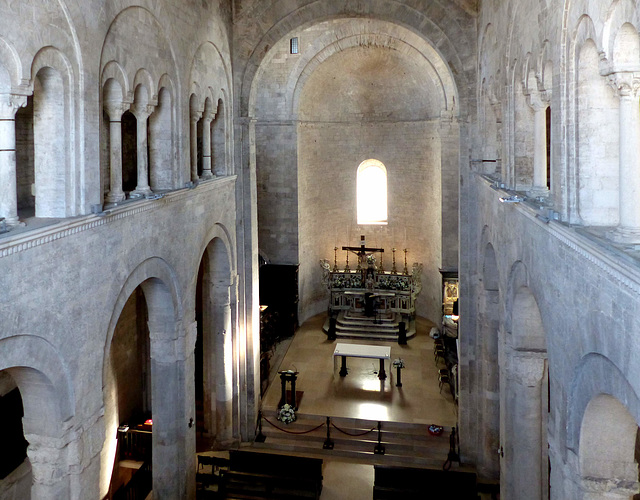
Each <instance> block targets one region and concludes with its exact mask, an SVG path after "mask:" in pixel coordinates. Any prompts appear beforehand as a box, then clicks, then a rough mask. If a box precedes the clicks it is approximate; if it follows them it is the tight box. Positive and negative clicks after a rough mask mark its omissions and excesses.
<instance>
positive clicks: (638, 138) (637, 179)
mask: <svg viewBox="0 0 640 500" xmlns="http://www.w3.org/2000/svg"><path fill="white" fill-rule="evenodd" d="M615 85H616V88H617V90H618V95H619V96H620V135H619V145H620V159H619V165H620V166H619V172H620V174H619V176H620V222H619V224H618V227H617V228H616V229H615V230H614V231H613V232H612V233H611V236H612V239H614V240H616V241H622V242H627V243H637V242H640V203H638V196H640V100H639V97H640V96H639V93H638V89H639V88H640V80H638V79H636V78H634V74H633V73H616V74H615Z"/></svg>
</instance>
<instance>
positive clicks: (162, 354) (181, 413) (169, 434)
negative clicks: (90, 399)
mask: <svg viewBox="0 0 640 500" xmlns="http://www.w3.org/2000/svg"><path fill="white" fill-rule="evenodd" d="M172 275H173V272H172V270H171V269H170V268H168V267H167V266H166V264H165V263H164V261H162V260H160V259H149V260H147V261H145V262H144V263H143V264H141V265H140V266H138V267H137V268H136V269H135V270H134V272H133V273H132V275H131V276H130V277H129V279H128V280H127V281H126V282H125V284H124V286H123V288H122V290H121V292H120V294H119V296H118V298H117V300H116V303H115V305H114V309H113V313H112V316H111V321H110V324H109V333H108V335H107V343H106V344H105V358H104V365H103V366H104V371H103V396H104V408H105V412H104V420H105V428H106V435H105V443H104V445H103V448H102V456H101V471H100V472H101V483H100V487H101V491H100V494H101V495H102V497H104V496H105V495H107V494H108V492H109V487H110V483H111V481H112V479H114V478H115V475H114V474H113V470H114V469H115V468H116V467H117V466H118V464H117V463H116V462H117V461H118V460H119V459H120V456H119V453H120V452H121V450H122V448H121V442H124V440H125V439H127V438H125V437H123V436H122V434H123V433H125V431H126V433H127V434H129V433H131V432H132V430H135V431H137V434H141V433H143V432H147V433H148V432H149V431H151V452H152V456H153V470H152V471H151V475H152V479H153V491H154V496H155V495H156V494H158V495H159V496H162V497H163V498H183V497H188V496H189V493H188V492H189V491H191V490H192V488H195V462H191V461H189V460H188V458H187V457H189V456H192V454H193V453H195V432H194V431H195V429H193V422H194V418H195V403H194V399H193V383H192V382H189V381H188V380H187V379H186V378H185V374H186V373H189V374H191V373H193V372H192V369H193V368H192V367H193V351H191V352H189V350H188V349H185V347H186V346H187V345H193V344H191V342H195V325H194V327H193V331H192V330H191V328H189V329H188V330H186V331H185V328H184V325H183V324H182V321H181V315H180V312H179V306H177V305H176V304H179V301H178V298H177V296H176V290H175V288H170V286H171V284H172V279H173V278H172ZM153 276H162V279H160V278H157V277H153ZM167 283H169V285H167ZM132 297H133V298H132ZM145 303H146V311H147V313H146V314H145V308H144V304H145ZM147 318H148V321H146V319H147ZM120 328H122V329H125V330H126V332H123V333H122V334H120V333H119V332H118V330H119V329H120ZM127 332H128V333H127ZM118 339H123V340H122V342H123V343H124V342H130V343H135V345H131V347H130V348H127V347H124V346H120V344H119V340H118ZM147 345H148V351H147V352H148V354H146V353H145V350H146V349H147V347H146V346H147ZM113 349H115V350H116V353H115V354H114V355H112V353H111V351H112V350H113ZM134 349H137V352H134ZM118 352H120V355H119V356H120V357H121V358H125V359H124V360H123V361H120V363H121V365H122V366H117V367H116V366H113V363H114V362H115V360H114V358H116V357H118ZM128 356H132V357H133V359H131V358H128ZM140 357H144V358H145V360H144V362H143V361H140ZM118 359H120V358H118ZM147 360H148V361H147ZM136 363H137V364H136ZM127 366H128V367H129V368H127ZM118 371H123V376H124V377H126V376H127V373H129V376H130V377H132V378H133V377H140V379H139V380H138V381H137V382H136V384H137V386H136V387H134V388H133V389H131V390H130V391H129V392H128V394H125V395H124V396H122V400H121V395H120V394H119V390H120V388H119V386H118V385H117V384H116V382H117V377H116V376H115V374H117V373H118ZM149 373H150V375H148V374H149ZM141 374H142V375H141ZM130 383H131V384H133V381H130ZM149 398H150V399H149ZM149 401H150V403H149ZM119 405H124V406H123V410H122V411H123V413H122V415H123V417H124V416H125V415H134V416H135V415H137V414H139V412H140V410H142V411H143V413H144V412H145V410H146V411H150V410H152V411H153V412H152V413H151V419H152V423H144V422H143V423H142V424H137V423H136V424H132V425H129V426H127V427H121V428H120V429H119V424H121V423H124V422H120V421H119V420H118V418H119V417H120V411H121V410H120V406H119ZM147 415H148V414H145V415H144V416H147ZM180 422H184V425H178V423H180ZM127 423H128V422H127ZM143 439H147V441H146V442H144V443H143V446H142V447H141V449H140V450H137V451H136V453H137V456H138V457H139V458H138V459H137V461H138V462H142V464H144V463H145V461H143V459H144V458H145V457H146V456H148V451H149V450H148V435H147V437H146V438H143ZM134 444H135V443H134ZM176 464H183V465H182V466H181V467H176ZM139 470H140V471H141V473H142V474H143V477H142V478H141V479H140V480H141V481H147V480H148V477H147V474H148V473H149V471H150V469H149V467H147V466H145V467H141V468H140V469H139ZM112 489H113V488H112Z"/></svg>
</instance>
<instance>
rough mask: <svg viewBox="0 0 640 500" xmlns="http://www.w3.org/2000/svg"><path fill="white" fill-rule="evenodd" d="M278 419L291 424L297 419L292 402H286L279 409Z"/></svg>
mask: <svg viewBox="0 0 640 500" xmlns="http://www.w3.org/2000/svg"><path fill="white" fill-rule="evenodd" d="M278 420H280V422H282V423H284V424H290V423H291V422H295V420H296V411H295V409H294V408H293V406H291V405H290V404H288V403H286V404H284V405H282V407H281V408H280V409H279V410H278Z"/></svg>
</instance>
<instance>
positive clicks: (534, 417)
mask: <svg viewBox="0 0 640 500" xmlns="http://www.w3.org/2000/svg"><path fill="white" fill-rule="evenodd" d="M526 283H527V279H526V270H525V269H524V266H523V265H522V264H521V263H518V264H516V265H515V266H514V269H513V271H512V279H511V290H512V294H513V295H512V297H513V299H512V300H511V307H510V311H508V315H509V316H508V317H507V323H508V324H507V331H506V334H505V339H504V343H503V346H502V349H503V352H502V356H501V360H502V362H501V373H500V442H501V448H500V454H501V461H500V490H501V495H503V496H504V497H505V498H524V497H526V498H528V499H532V500H538V499H542V500H546V499H548V498H549V486H548V485H549V459H548V438H547V422H548V414H549V402H548V401H549V400H548V397H549V386H548V363H547V352H546V336H545V332H544V329H543V325H542V318H541V315H540V309H539V307H538V304H537V302H536V299H535V297H534V295H533V292H532V290H531V289H530V288H529V287H528V286H527V285H526ZM523 495H524V496H523Z"/></svg>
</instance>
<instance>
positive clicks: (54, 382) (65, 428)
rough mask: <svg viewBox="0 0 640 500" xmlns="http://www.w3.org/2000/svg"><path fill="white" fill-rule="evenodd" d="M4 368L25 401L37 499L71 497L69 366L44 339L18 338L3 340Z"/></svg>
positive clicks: (0, 346)
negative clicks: (68, 451)
mask: <svg viewBox="0 0 640 500" xmlns="http://www.w3.org/2000/svg"><path fill="white" fill-rule="evenodd" d="M5 370H6V372H7V373H9V375H10V376H11V377H12V378H13V380H14V381H15V383H16V385H17V387H18V390H19V391H20V395H21V397H22V403H23V407H24V417H23V419H22V423H23V429H24V435H25V438H26V440H27V441H28V442H29V446H28V448H27V456H28V457H29V461H30V464H31V470H32V478H33V483H32V486H31V495H32V498H70V489H69V488H70V486H69V477H70V471H69V469H68V468H69V466H70V464H69V462H68V460H69V459H68V457H67V453H66V451H67V446H68V445H69V444H70V440H71V437H70V435H69V429H70V427H71V419H72V418H73V417H74V415H75V396H74V393H73V387H72V384H71V381H70V377H69V372H68V368H67V366H66V364H65V363H64V361H63V360H62V358H61V357H60V354H59V353H58V351H57V349H56V348H55V347H54V346H53V345H51V344H50V343H49V342H48V341H46V340H45V339H43V338H41V337H37V336H35V335H15V336H11V337H6V338H3V339H0V372H2V371H5ZM54 471H55V474H53V473H54Z"/></svg>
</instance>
